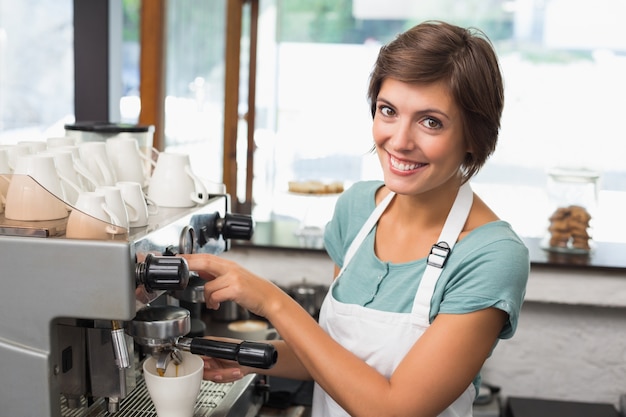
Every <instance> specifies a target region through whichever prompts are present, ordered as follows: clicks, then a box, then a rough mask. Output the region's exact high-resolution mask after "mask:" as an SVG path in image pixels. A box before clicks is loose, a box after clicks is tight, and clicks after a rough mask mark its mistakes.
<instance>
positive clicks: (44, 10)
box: [0, 0, 74, 144]
mask: <svg viewBox="0 0 626 417" xmlns="http://www.w3.org/2000/svg"><path fill="white" fill-rule="evenodd" d="M72 5H73V2H72V0H24V1H18V2H16V1H11V0H0V144H11V143H16V142H18V141H26V140H38V139H40V138H41V137H42V136H56V135H59V132H61V133H60V134H61V135H62V134H63V125H64V123H66V122H71V121H73V115H74V56H73V40H74V31H73V21H72V19H73V13H72Z"/></svg>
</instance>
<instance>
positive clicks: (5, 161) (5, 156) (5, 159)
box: [0, 148, 13, 174]
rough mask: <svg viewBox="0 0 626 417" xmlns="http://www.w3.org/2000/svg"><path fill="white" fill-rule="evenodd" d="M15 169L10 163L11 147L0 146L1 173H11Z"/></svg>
mask: <svg viewBox="0 0 626 417" xmlns="http://www.w3.org/2000/svg"><path fill="white" fill-rule="evenodd" d="M12 172H13V169H12V168H11V166H10V165H9V149H8V148H0V174H11V173H12Z"/></svg>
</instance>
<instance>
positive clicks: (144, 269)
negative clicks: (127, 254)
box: [135, 253, 189, 292]
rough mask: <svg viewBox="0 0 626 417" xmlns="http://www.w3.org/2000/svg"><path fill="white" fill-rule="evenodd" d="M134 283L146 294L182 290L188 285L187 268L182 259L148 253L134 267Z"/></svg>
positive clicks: (185, 262)
mask: <svg viewBox="0 0 626 417" xmlns="http://www.w3.org/2000/svg"><path fill="white" fill-rule="evenodd" d="M135 282H136V284H137V286H139V285H141V284H143V285H144V286H145V287H146V290H148V292H152V291H155V290H166V291H176V290H184V289H185V288H187V284H188V283H189V266H188V265H187V261H186V260H185V259H184V258H180V257H175V256H156V255H153V254H151V253H150V254H148V255H147V256H146V259H145V261H144V262H138V263H137V265H136V266H135Z"/></svg>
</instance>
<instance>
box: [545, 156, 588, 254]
mask: <svg viewBox="0 0 626 417" xmlns="http://www.w3.org/2000/svg"><path fill="white" fill-rule="evenodd" d="M599 180H600V174H599V173H598V172H597V171H591V170H586V169H570V168H554V169H551V170H550V171H549V172H548V185H547V188H548V196H549V200H550V205H551V208H552V211H551V213H550V214H549V218H548V220H549V225H548V231H547V235H546V239H545V242H544V247H546V248H547V249H549V250H554V251H558V252H568V253H589V252H590V251H591V249H592V248H593V240H592V236H591V231H592V224H593V217H594V215H595V214H596V212H597V205H598V182H599Z"/></svg>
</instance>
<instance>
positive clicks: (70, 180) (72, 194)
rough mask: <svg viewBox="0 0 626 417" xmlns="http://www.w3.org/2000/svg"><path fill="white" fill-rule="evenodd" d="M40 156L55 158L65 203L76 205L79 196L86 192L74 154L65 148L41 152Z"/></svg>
mask: <svg viewBox="0 0 626 417" xmlns="http://www.w3.org/2000/svg"><path fill="white" fill-rule="evenodd" d="M38 155H51V156H52V157H53V159H54V165H55V167H56V170H57V174H58V175H59V179H60V180H61V187H62V188H63V195H64V196H65V201H66V202H67V203H68V204H70V205H74V204H76V200H77V199H78V194H80V193H81V192H82V191H86V190H85V189H83V187H82V183H81V181H80V177H79V176H78V173H77V172H76V169H75V168H74V156H73V154H72V152H71V151H69V150H64V149H63V148H52V149H50V150H47V151H45V152H40V153H38Z"/></svg>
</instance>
